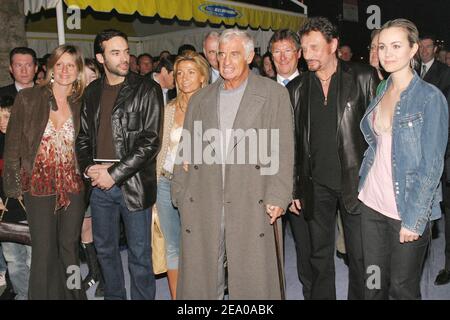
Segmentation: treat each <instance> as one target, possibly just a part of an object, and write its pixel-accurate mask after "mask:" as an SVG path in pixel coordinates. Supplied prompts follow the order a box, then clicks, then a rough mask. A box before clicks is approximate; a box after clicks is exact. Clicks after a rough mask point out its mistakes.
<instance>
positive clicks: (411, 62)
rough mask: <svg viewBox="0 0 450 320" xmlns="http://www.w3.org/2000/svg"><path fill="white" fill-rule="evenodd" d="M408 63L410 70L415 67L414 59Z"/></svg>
mask: <svg viewBox="0 0 450 320" xmlns="http://www.w3.org/2000/svg"><path fill="white" fill-rule="evenodd" d="M409 63H410V65H411V69H414V67H415V66H416V60H414V58H412V59H411V61H410V62H409Z"/></svg>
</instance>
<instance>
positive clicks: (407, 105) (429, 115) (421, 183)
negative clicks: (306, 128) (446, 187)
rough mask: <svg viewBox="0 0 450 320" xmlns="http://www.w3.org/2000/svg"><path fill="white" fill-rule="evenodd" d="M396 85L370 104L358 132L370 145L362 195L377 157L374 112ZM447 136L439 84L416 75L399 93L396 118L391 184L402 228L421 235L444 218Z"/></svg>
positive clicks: (363, 170)
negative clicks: (429, 226) (443, 175)
mask: <svg viewBox="0 0 450 320" xmlns="http://www.w3.org/2000/svg"><path fill="white" fill-rule="evenodd" d="M391 84H392V79H391V77H389V79H388V80H387V83H386V86H385V88H384V90H383V91H382V92H381V93H380V94H379V95H378V96H377V97H376V98H375V99H374V100H373V101H372V102H371V103H370V105H369V107H368V108H367V110H366V113H365V115H364V117H363V118H362V120H361V124H360V128H361V131H362V133H363V134H364V138H365V139H366V141H367V143H368V145H369V147H368V148H367V150H366V152H365V153H364V160H363V162H362V165H361V169H360V171H359V176H360V180H359V187H358V191H361V189H362V187H363V185H364V181H365V180H366V177H367V175H368V173H369V171H370V168H371V167H372V164H373V162H374V159H375V152H376V147H377V140H376V136H375V133H374V130H373V122H372V119H373V117H372V116H373V112H374V110H375V107H376V106H377V105H378V103H379V101H380V100H381V98H382V97H383V96H384V94H385V93H386V90H387V89H388V88H389V86H390V85H391ZM447 138H448V106H447V101H446V100H445V97H444V96H443V95H442V93H441V92H440V91H439V89H437V88H436V87H435V86H433V85H430V84H428V83H426V82H425V81H423V80H422V79H421V78H420V77H419V76H418V75H417V73H416V72H414V77H413V79H412V80H411V82H410V83H409V85H408V87H407V88H406V89H405V90H404V91H403V92H402V94H401V95H400V100H399V101H398V103H397V105H396V106H395V110H394V118H393V120H392V157H391V161H392V180H393V181H392V183H393V187H394V192H395V202H396V205H397V210H398V213H399V215H400V219H401V221H402V227H404V228H406V229H408V230H410V231H413V232H415V233H418V234H420V235H422V233H423V232H424V230H425V227H426V224H427V222H428V221H432V220H436V219H438V218H440V216H441V209H440V205H439V202H440V201H441V200H442V188H441V186H440V178H441V175H442V170H443V166H444V154H445V149H446V146H447Z"/></svg>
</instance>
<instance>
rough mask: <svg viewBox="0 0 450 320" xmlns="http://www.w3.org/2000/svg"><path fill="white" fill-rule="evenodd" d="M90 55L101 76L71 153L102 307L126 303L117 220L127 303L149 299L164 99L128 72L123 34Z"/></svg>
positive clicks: (100, 42) (103, 36) (110, 35)
mask: <svg viewBox="0 0 450 320" xmlns="http://www.w3.org/2000/svg"><path fill="white" fill-rule="evenodd" d="M94 51H95V54H96V58H97V60H98V61H99V62H100V63H101V64H103V66H104V69H105V76H104V77H102V78H101V79H98V80H96V81H94V82H93V83H92V84H91V85H90V86H89V87H88V88H87V89H86V92H85V95H84V102H83V107H82V111H81V128H80V133H79V135H78V138H77V142H76V150H77V157H78V161H79V165H80V170H81V171H82V172H84V175H85V178H86V182H87V187H88V192H87V194H90V205H91V210H92V226H93V235H94V243H95V247H96V249H97V256H98V259H99V262H100V265H101V268H102V272H103V276H104V280H105V299H126V290H125V286H124V275H123V270H122V261H121V257H120V251H119V220H120V217H122V219H123V221H124V225H125V232H126V236H127V243H128V267H129V270H130V277H131V281H130V282H131V298H132V299H140V300H143V299H154V298H155V277H154V274H153V268H152V260H151V246H150V239H151V235H150V225H151V221H152V217H151V210H149V208H150V207H151V206H152V205H153V204H154V203H155V200H156V155H157V153H158V151H159V148H160V139H161V132H160V130H162V119H163V108H162V107H163V97H162V92H161V88H160V87H159V85H158V84H157V83H155V82H154V81H150V80H148V79H146V80H145V81H144V78H143V77H141V76H139V75H137V74H135V73H133V72H129V58H130V55H129V48H128V41H127V36H126V35H125V34H124V33H122V32H120V31H117V30H111V29H110V30H105V31H103V32H101V33H99V34H98V35H97V37H96V39H95V42H94ZM89 191H90V192H89Z"/></svg>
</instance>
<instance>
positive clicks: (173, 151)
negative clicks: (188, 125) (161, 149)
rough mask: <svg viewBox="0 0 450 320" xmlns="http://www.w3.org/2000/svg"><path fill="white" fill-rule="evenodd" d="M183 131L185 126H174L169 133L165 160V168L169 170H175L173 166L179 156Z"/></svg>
mask: <svg viewBox="0 0 450 320" xmlns="http://www.w3.org/2000/svg"><path fill="white" fill-rule="evenodd" d="M182 132H183V127H182V126H181V127H175V124H174V126H173V127H172V130H171V131H170V134H169V146H168V148H167V154H166V159H165V161H164V165H163V169H164V170H166V171H168V172H173V166H174V164H175V159H176V156H177V150H178V144H179V142H180V139H181V133H182Z"/></svg>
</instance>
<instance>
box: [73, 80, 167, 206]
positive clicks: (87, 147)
mask: <svg viewBox="0 0 450 320" xmlns="http://www.w3.org/2000/svg"><path fill="white" fill-rule="evenodd" d="M104 81H105V77H102V78H101V79H98V80H95V81H94V82H93V83H92V84H91V85H89V87H88V88H87V89H86V91H85V94H84V100H83V106H82V110H81V128H80V133H79V134H78V137H77V142H76V151H77V157H78V162H79V165H80V170H81V172H85V171H86V168H88V167H89V166H90V165H93V164H94V160H93V159H94V158H96V152H97V145H96V139H97V130H98V126H99V121H100V99H101V94H102V88H103V82H104ZM163 105H164V103H163V97H162V91H161V87H160V86H159V85H158V84H157V83H156V82H155V81H153V80H151V79H145V80H144V78H143V77H141V76H139V75H137V74H135V73H133V72H130V73H129V74H128V75H127V76H126V78H125V81H124V83H123V86H122V88H121V89H120V91H119V94H118V96H117V99H116V102H115V104H114V107H113V110H112V117H111V118H112V119H111V120H112V131H113V132H112V135H113V142H114V146H115V149H116V154H117V155H118V157H119V158H120V162H118V163H116V164H114V165H113V166H111V167H110V168H109V169H108V172H109V174H110V175H111V177H112V178H113V179H114V181H115V183H116V185H117V186H119V187H120V188H121V190H122V192H123V194H124V198H125V203H126V205H127V208H128V209H129V210H130V211H138V210H143V209H146V208H149V207H150V206H152V205H153V204H154V203H155V201H156V156H157V154H158V152H159V148H160V144H161V139H162V128H163V126H162V121H163ZM85 180H86V187H87V188H88V189H87V190H88V191H90V180H89V179H85ZM86 194H87V195H89V194H90V192H86Z"/></svg>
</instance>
